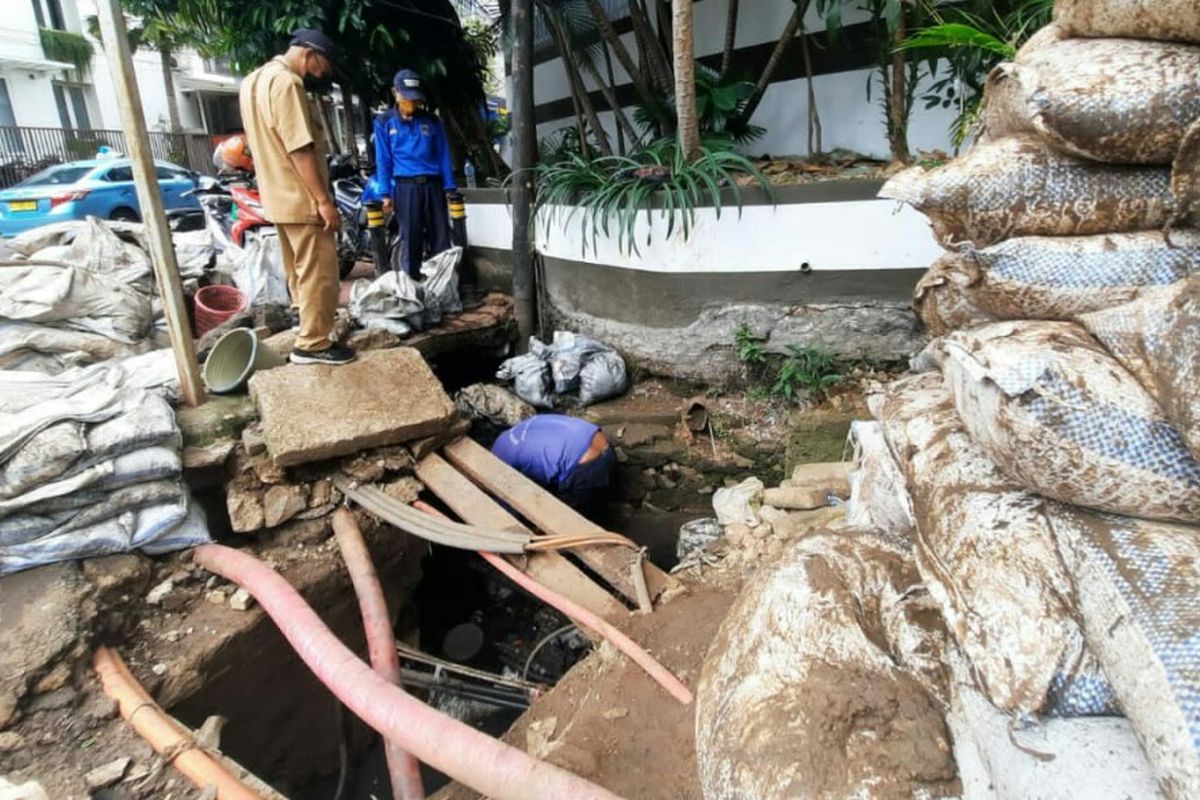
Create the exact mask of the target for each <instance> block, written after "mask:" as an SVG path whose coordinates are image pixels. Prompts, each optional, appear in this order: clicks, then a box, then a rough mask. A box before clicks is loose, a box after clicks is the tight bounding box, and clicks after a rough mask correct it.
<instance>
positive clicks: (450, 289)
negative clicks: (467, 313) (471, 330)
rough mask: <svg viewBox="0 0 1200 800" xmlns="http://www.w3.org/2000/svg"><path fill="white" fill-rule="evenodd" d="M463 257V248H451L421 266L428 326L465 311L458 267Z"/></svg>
mask: <svg viewBox="0 0 1200 800" xmlns="http://www.w3.org/2000/svg"><path fill="white" fill-rule="evenodd" d="M462 256H463V249H462V248H461V247H451V248H450V249H449V250H445V251H443V252H441V253H438V254H437V255H435V256H433V257H432V258H429V259H427V260H426V261H425V262H424V263H422V264H421V277H422V279H423V280H422V284H423V286H424V289H425V294H424V302H425V322H426V324H428V325H436V324H437V323H439V322H441V321H442V317H444V316H446V315H448V314H458V313H460V312H461V311H462V310H463V304H462V299H461V298H460V297H459V295H458V265H459V263H461V262H462ZM393 271H395V272H398V271H399V270H393Z"/></svg>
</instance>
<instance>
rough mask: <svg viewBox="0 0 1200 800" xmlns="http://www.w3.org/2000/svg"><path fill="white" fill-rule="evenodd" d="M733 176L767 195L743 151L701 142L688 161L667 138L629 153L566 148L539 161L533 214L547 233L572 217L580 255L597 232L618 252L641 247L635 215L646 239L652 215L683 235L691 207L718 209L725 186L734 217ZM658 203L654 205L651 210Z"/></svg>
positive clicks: (767, 187) (670, 230)
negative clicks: (599, 154) (746, 178)
mask: <svg viewBox="0 0 1200 800" xmlns="http://www.w3.org/2000/svg"><path fill="white" fill-rule="evenodd" d="M737 175H750V176H751V177H753V178H754V180H755V182H756V183H758V185H759V186H761V187H762V188H763V189H764V190H766V191H767V192H768V193H769V192H770V191H771V187H770V184H769V182H768V181H767V179H766V177H765V176H764V175H763V174H762V173H761V172H760V171H759V170H758V168H757V167H755V166H754V164H753V163H751V161H750V160H749V159H747V158H746V157H745V156H743V155H740V154H738V153H734V152H731V151H728V150H713V149H710V148H707V147H702V148H701V151H700V154H699V156H697V157H696V158H695V159H693V160H688V159H687V158H686V157H685V156H684V154H683V153H682V151H681V150H680V148H679V147H678V145H677V144H676V142H675V141H674V140H673V139H663V140H660V141H657V142H654V143H652V144H651V145H649V146H647V147H646V148H644V149H643V150H642V151H641V152H639V153H637V154H636V155H635V156H632V157H629V156H615V155H614V156H605V157H603V158H593V159H588V158H585V157H584V156H582V155H580V154H579V153H569V154H567V155H566V156H565V157H564V158H562V159H561V160H559V161H556V162H551V163H543V164H539V165H538V178H537V202H536V207H535V209H534V211H535V218H537V217H538V216H539V215H540V217H541V219H542V220H543V222H544V224H545V229H546V232H547V233H549V231H550V229H551V228H552V227H553V226H554V225H556V224H557V225H560V226H561V227H562V228H563V229H565V228H566V227H567V226H568V225H570V224H571V222H572V220H574V219H576V218H578V219H579V225H580V232H581V233H582V239H583V250H584V252H585V253H586V251H587V247H588V243H589V242H590V243H591V246H592V249H593V251H594V250H595V249H596V245H597V241H598V240H599V237H600V236H601V235H603V236H605V237H610V236H615V238H616V241H617V246H618V248H619V249H620V250H621V251H622V252H632V253H639V252H640V251H639V250H638V241H637V240H638V238H639V237H638V236H637V233H636V229H637V220H638V215H639V214H644V215H645V220H646V222H647V223H648V224H647V231H646V240H645V241H646V244H647V245H649V244H650V242H651V241H652V237H653V225H652V224H651V223H652V222H653V219H654V214H655V213H657V214H658V215H659V218H660V219H664V220H666V223H667V232H666V235H667V237H670V236H671V235H672V234H673V233H674V232H675V229H676V228H677V227H679V228H680V229H681V230H682V233H683V237H684V239H685V240H686V239H687V238H688V237H689V236H691V232H692V228H693V226H694V225H695V221H696V208H697V207H699V206H702V205H703V206H707V205H711V206H712V207H713V208H714V209H715V210H716V214H717V217H718V218H719V217H720V215H721V211H722V207H721V194H722V191H723V190H724V189H729V190H730V191H731V192H732V194H733V199H734V203H735V205H736V206H737V209H738V213H739V215H740V214H741V210H742V202H741V192H740V190H739V188H738V185H737V182H736V180H735V178H736V176H737ZM656 206H658V207H657V208H656Z"/></svg>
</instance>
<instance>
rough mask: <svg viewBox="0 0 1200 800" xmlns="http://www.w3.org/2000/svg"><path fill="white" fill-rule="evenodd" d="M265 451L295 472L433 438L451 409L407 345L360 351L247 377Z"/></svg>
mask: <svg viewBox="0 0 1200 800" xmlns="http://www.w3.org/2000/svg"><path fill="white" fill-rule="evenodd" d="M250 395H251V397H253V398H254V402H255V404H256V405H257V406H258V411H259V415H260V417H261V418H262V426H263V435H264V436H265V437H266V440H267V452H269V453H270V454H271V458H273V459H274V460H275V463H276V464H278V465H280V466H283V467H290V466H294V465H296V464H304V463H307V462H310V461H322V460H324V459H327V458H334V457H336V456H343V455H349V454H351V453H357V452H358V451H359V450H365V449H367V448H370V447H382V446H384V445H391V444H402V443H404V442H408V441H412V440H413V439H421V438H423V437H426V436H432V435H433V434H435V433H438V432H439V431H441V430H442V429H443V428H445V427H446V426H447V425H449V424H450V422H451V420H452V419H453V417H454V403H453V402H451V400H450V398H449V397H448V396H447V395H446V393H445V391H443V389H442V385H441V383H440V382H439V381H438V379H437V378H436V377H435V376H434V374H433V371H432V370H430V369H429V365H428V364H426V363H425V359H424V358H422V357H421V354H420V353H418V352H417V351H415V350H413V349H411V348H408V347H399V348H395V349H391V350H376V351H373V352H368V353H360V354H359V357H358V360H356V361H355V362H354V363H352V364H347V365H345V366H341V367H332V366H324V365H294V364H293V365H287V366H283V367H277V368H276V369H273V370H268V371H267V372H260V373H258V374H256V375H255V376H254V377H252V378H251V379H250Z"/></svg>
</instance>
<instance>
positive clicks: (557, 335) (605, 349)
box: [549, 331, 612, 394]
mask: <svg viewBox="0 0 1200 800" xmlns="http://www.w3.org/2000/svg"><path fill="white" fill-rule="evenodd" d="M609 352H612V348H611V347H609V346H608V345H606V344H601V343H600V342H597V341H596V340H595V339H589V338H588V337H586V336H581V335H580V334H578V333H571V332H569V331H555V332H554V340H553V341H552V342H551V343H550V347H549V355H550V374H551V376H552V377H553V378H554V393H555V394H570V393H572V392H576V391H578V390H579V379H580V373H581V372H582V371H583V365H584V364H586V363H587V362H588V360H589V359H591V358H592V357H593V356H595V355H596V354H598V353H609Z"/></svg>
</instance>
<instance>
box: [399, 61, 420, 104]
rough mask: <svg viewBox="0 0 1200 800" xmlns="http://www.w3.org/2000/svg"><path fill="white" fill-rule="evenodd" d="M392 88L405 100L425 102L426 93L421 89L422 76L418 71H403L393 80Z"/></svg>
mask: <svg viewBox="0 0 1200 800" xmlns="http://www.w3.org/2000/svg"><path fill="white" fill-rule="evenodd" d="M392 87H393V88H394V89H395V90H396V92H397V93H398V94H399V95H400V97H402V98H403V99H405V100H424V99H425V92H424V91H422V89H421V76H420V75H418V74H417V72H416V70H411V69H402V70H400V71H399V72H397V73H396V77H394V78H392Z"/></svg>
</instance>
